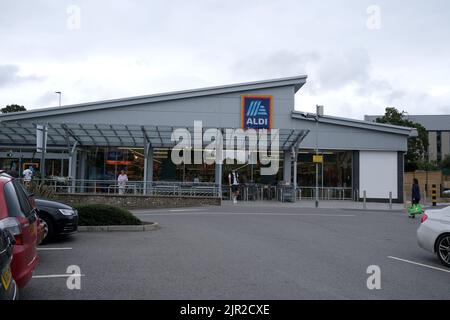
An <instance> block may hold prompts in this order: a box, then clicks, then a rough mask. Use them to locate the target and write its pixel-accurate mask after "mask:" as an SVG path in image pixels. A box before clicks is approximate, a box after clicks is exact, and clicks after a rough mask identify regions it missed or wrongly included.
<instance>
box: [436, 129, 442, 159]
mask: <svg viewBox="0 0 450 320" xmlns="http://www.w3.org/2000/svg"><path fill="white" fill-rule="evenodd" d="M436 152H437V155H436V158H437V161H441V160H442V132H441V131H437V132H436Z"/></svg>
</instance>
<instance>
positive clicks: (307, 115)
mask: <svg viewBox="0 0 450 320" xmlns="http://www.w3.org/2000/svg"><path fill="white" fill-rule="evenodd" d="M301 116H302V117H303V118H306V119H314V121H315V123H316V124H315V131H316V133H315V140H316V141H315V147H314V149H315V154H316V155H318V154H319V118H320V117H321V116H323V106H319V105H317V106H316V114H310V113H301ZM322 165H323V164H322ZM315 190H316V192H315V197H314V198H315V207H316V208H318V207H319V163H318V162H316V188H315Z"/></svg>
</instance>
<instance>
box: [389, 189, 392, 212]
mask: <svg viewBox="0 0 450 320" xmlns="http://www.w3.org/2000/svg"><path fill="white" fill-rule="evenodd" d="M389 210H392V191H389Z"/></svg>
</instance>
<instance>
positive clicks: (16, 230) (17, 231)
mask: <svg viewBox="0 0 450 320" xmlns="http://www.w3.org/2000/svg"><path fill="white" fill-rule="evenodd" d="M0 228H2V229H6V230H8V231H9V232H11V234H12V235H13V236H14V238H15V239H16V244H19V245H21V244H23V237H22V228H21V227H20V223H19V221H18V220H17V219H16V218H12V217H9V218H5V219H2V220H0Z"/></svg>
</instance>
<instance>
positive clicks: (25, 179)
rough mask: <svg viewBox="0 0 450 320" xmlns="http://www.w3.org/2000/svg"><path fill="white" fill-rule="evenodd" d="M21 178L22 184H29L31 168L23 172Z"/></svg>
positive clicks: (31, 175)
mask: <svg viewBox="0 0 450 320" xmlns="http://www.w3.org/2000/svg"><path fill="white" fill-rule="evenodd" d="M22 176H23V182H25V184H26V185H28V184H29V183H30V182H31V179H33V167H32V166H29V167H28V169H25V170H23V172H22Z"/></svg>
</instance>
